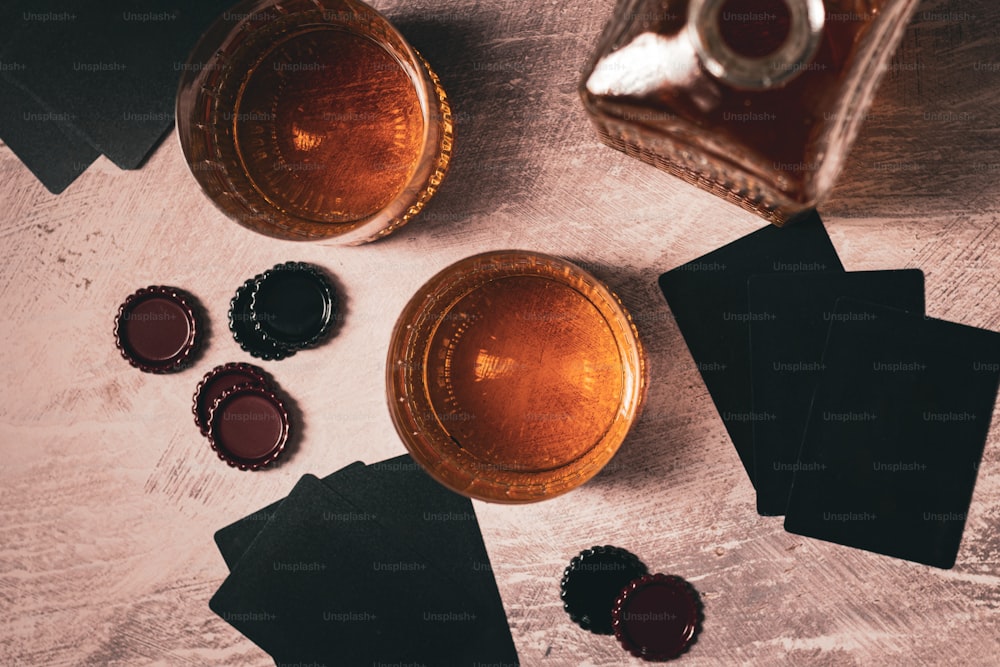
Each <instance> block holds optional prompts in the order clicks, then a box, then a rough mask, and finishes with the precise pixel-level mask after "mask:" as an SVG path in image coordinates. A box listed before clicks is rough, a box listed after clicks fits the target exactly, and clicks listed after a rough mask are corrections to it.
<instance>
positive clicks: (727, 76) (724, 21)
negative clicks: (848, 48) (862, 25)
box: [687, 0, 826, 90]
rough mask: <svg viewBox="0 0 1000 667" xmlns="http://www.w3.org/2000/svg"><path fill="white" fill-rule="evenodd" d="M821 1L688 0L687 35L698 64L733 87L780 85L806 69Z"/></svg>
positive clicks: (821, 18)
mask: <svg viewBox="0 0 1000 667" xmlns="http://www.w3.org/2000/svg"><path fill="white" fill-rule="evenodd" d="M825 15H826V8H825V7H824V4H823V0H691V2H690V3H689V4H688V16H687V30H688V34H689V38H690V40H691V43H692V44H693V45H694V48H695V51H696V52H697V54H698V57H699V59H700V60H701V62H702V65H703V66H704V67H705V69H706V70H708V72H709V73H710V74H711V75H712V76H714V77H716V78H717V79H720V80H721V81H724V82H726V83H728V84H730V85H731V86H733V87H735V88H744V89H751V90H761V89H767V88H775V87H778V86H781V85H784V84H785V83H787V82H788V81H790V80H791V79H793V78H795V77H796V76H798V75H799V74H800V73H801V72H803V71H804V70H805V69H806V65H808V63H809V61H811V60H812V58H813V56H814V55H815V54H816V50H817V48H819V43H820V39H821V37H822V35H823V26H824V24H825V21H826V16H825Z"/></svg>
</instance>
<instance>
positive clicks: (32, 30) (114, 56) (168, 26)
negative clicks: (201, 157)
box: [0, 0, 232, 169]
mask: <svg viewBox="0 0 1000 667" xmlns="http://www.w3.org/2000/svg"><path fill="white" fill-rule="evenodd" d="M231 4H232V2H231V0H210V1H208V2H192V3H183V5H181V4H180V3H176V2H171V1H169V0H139V1H136V0H49V1H46V2H36V3H32V5H31V7H30V9H29V8H25V9H24V11H22V12H20V14H19V17H18V19H19V23H20V24H19V26H18V29H17V34H16V35H15V36H14V37H12V38H11V39H10V40H9V42H8V43H7V44H6V45H5V48H4V49H3V52H2V54H0V60H3V61H5V62H13V63H18V64H19V65H21V67H19V68H17V69H13V70H8V71H7V72H6V73H5V74H6V75H7V77H8V79H9V80H11V81H14V82H16V83H17V84H18V85H19V86H20V87H21V88H23V89H25V90H27V91H30V92H31V93H32V94H33V95H34V97H35V99H37V100H38V101H39V102H40V103H41V104H43V105H44V106H45V107H46V108H48V109H51V110H52V112H53V113H56V114H59V115H60V117H64V118H69V119H71V120H70V122H71V123H72V125H73V127H75V128H76V129H77V130H78V132H79V134H80V135H81V137H82V138H84V139H86V140H87V142H88V143H89V144H90V145H91V146H92V147H93V148H95V149H97V150H99V151H100V152H102V153H104V154H105V155H107V156H108V157H109V158H111V160H112V161H113V162H114V163H115V164H117V165H118V166H119V167H122V168H124V169H134V168H136V167H138V166H139V165H140V164H141V163H142V162H143V160H144V159H145V158H146V156H147V155H148V154H149V152H150V151H151V150H152V148H153V147H154V146H155V145H156V143H157V142H158V141H159V140H160V138H161V137H162V136H163V135H164V134H165V133H166V132H167V130H169V128H170V126H171V124H172V123H173V119H174V98H175V95H176V92H177V83H178V81H179V79H180V73H181V71H182V70H183V67H184V63H185V61H186V60H187V55H188V53H189V52H190V50H191V49H192V47H193V46H194V44H195V42H196V41H197V39H198V36H199V35H200V34H201V33H202V31H203V30H204V29H205V28H207V27H208V25H209V24H210V23H211V22H212V20H214V18H215V17H216V16H218V15H220V14H221V13H222V12H223V11H224V10H225V9H226V8H227V7H229V6H230V5H231Z"/></svg>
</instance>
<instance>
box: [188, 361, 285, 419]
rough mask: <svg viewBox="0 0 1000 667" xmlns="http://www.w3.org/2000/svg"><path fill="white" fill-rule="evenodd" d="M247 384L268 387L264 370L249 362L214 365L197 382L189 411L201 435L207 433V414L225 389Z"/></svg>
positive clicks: (269, 385) (268, 383) (269, 384)
mask: <svg viewBox="0 0 1000 667" xmlns="http://www.w3.org/2000/svg"><path fill="white" fill-rule="evenodd" d="M241 384H248V385H251V386H254V387H264V388H270V387H271V383H270V382H268V379H267V376H266V375H264V371H262V370H261V369H259V368H257V367H256V366H253V365H251V364H244V363H242V362H233V363H229V364H223V365H222V366H216V367H215V368H213V369H212V370H210V371H209V372H208V373H205V377H203V378H202V379H201V382H199V383H198V387H197V388H196V389H195V390H194V398H193V401H192V402H193V405H192V406H191V411H192V412H193V413H194V423H195V424H196V425H197V426H198V429H199V430H200V431H201V434H202V435H206V436H207V435H208V416H209V412H210V411H211V409H212V405H213V404H214V403H215V401H216V400H217V399H218V398H219V397H220V396H222V393H223V392H224V391H226V390H227V389H232V388H233V387H236V386H237V385H241Z"/></svg>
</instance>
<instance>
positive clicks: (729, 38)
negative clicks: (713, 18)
mask: <svg viewBox="0 0 1000 667" xmlns="http://www.w3.org/2000/svg"><path fill="white" fill-rule="evenodd" d="M790 19H791V14H790V13H789V11H788V5H786V4H785V2H784V0H728V1H727V2H725V3H723V5H722V9H721V11H720V12H719V33H720V35H721V36H722V39H723V41H725V43H726V44H727V45H729V48H731V49H732V50H733V51H735V52H736V53H739V54H740V55H743V56H746V57H747V58H762V57H764V56H766V55H769V54H771V53H774V52H775V51H777V50H778V49H780V48H781V46H782V44H784V43H785V40H786V39H788V34H789V30H790V28H791V26H790Z"/></svg>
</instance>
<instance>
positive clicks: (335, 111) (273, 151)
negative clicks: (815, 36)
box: [176, 0, 453, 244]
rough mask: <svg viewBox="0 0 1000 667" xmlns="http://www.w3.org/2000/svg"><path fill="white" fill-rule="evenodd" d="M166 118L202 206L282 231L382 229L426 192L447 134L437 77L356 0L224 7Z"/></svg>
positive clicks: (371, 236) (411, 211) (341, 237)
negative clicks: (171, 117)
mask: <svg viewBox="0 0 1000 667" xmlns="http://www.w3.org/2000/svg"><path fill="white" fill-rule="evenodd" d="M176 115H177V133H178V137H179V139H180V144H181V148H182V150H183V152H184V157H185V159H186V160H187V163H188V166H189V167H190V169H191V172H192V174H193V175H194V177H195V179H196V180H197V181H198V183H199V184H200V185H201V187H202V188H203V189H204V191H205V192H206V194H207V195H208V196H209V198H210V199H211V200H212V201H213V202H214V203H215V205H216V206H217V207H218V208H219V209H221V210H222V211H223V212H224V213H226V214H227V215H228V216H229V217H231V218H232V219H234V220H235V221H237V222H238V223H240V224H241V225H243V226H245V227H248V228H250V229H252V230H254V231H257V232H260V233H262V234H267V235H269V236H273V237H277V238H281V239H289V240H329V241H331V242H334V243H338V244H360V243H364V242H367V241H372V240H375V239H378V238H381V237H383V236H385V235H387V234H390V233H392V232H393V231H394V230H396V229H398V228H399V227H401V226H402V225H404V224H406V223H407V222H409V221H410V220H412V219H413V217H414V216H416V215H417V214H418V213H419V212H420V211H421V209H422V208H423V207H424V205H425V204H426V203H427V201H428V200H429V199H430V198H431V197H432V196H433V195H434V193H435V192H436V191H437V189H438V187H439V186H440V184H441V181H442V179H443V178H444V176H445V173H446V172H447V169H448V163H449V160H450V156H451V148H452V140H453V128H452V120H451V110H450V107H449V104H448V99H447V96H446V94H445V92H444V90H443V89H442V88H441V84H440V81H439V80H438V77H437V75H436V74H435V73H434V72H433V71H432V70H431V68H430V66H429V65H428V64H427V62H426V61H425V60H424V59H423V58H422V57H421V56H420V54H418V53H417V52H416V51H415V50H414V49H413V48H412V47H411V46H410V45H409V44H407V42H406V40H405V39H404V38H403V36H402V35H401V34H400V33H399V31H397V30H396V29H395V28H394V27H393V26H392V24H390V23H389V21H388V20H387V19H386V18H385V17H383V16H382V15H381V14H379V13H378V12H377V11H375V10H374V9H372V8H371V7H369V6H368V5H366V4H364V3H362V2H359V1H358V0H289V1H287V2H286V1H281V2H276V1H274V0H263V1H262V0H248V1H244V2H242V3H240V4H238V5H236V6H235V7H234V8H232V9H230V10H229V11H227V12H225V13H224V14H223V15H222V16H220V17H219V18H218V19H217V20H216V22H215V23H214V24H213V25H212V26H211V27H210V28H209V29H208V30H207V31H206V33H205V34H204V35H203V36H202V38H201V40H200V41H199V42H198V44H197V46H195V48H194V50H193V52H192V53H191V56H190V58H189V60H188V62H187V63H186V64H185V65H184V66H183V72H182V76H181V81H180V85H179V88H178V93H177V110H176Z"/></svg>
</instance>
